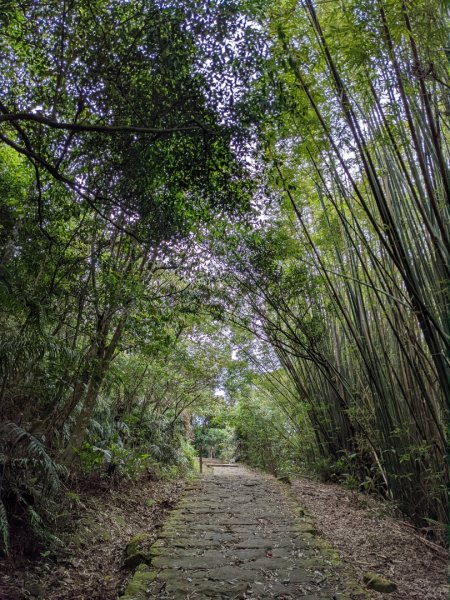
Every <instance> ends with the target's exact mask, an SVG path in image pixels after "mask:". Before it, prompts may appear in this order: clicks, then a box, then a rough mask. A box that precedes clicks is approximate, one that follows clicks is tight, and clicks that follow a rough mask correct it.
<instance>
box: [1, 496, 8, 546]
mask: <svg viewBox="0 0 450 600" xmlns="http://www.w3.org/2000/svg"><path fill="white" fill-rule="evenodd" d="M0 534H1V536H2V540H3V548H4V551H5V552H6V554H8V552H9V522H8V515H7V513H6V508H5V505H4V504H3V502H2V500H1V498H0Z"/></svg>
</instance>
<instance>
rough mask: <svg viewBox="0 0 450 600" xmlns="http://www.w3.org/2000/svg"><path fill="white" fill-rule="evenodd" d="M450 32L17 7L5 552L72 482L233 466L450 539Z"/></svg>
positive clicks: (4, 54) (375, 1) (48, 525)
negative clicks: (364, 497)
mask: <svg viewBox="0 0 450 600" xmlns="http://www.w3.org/2000/svg"><path fill="white" fill-rule="evenodd" d="M447 30H448V24H447V21H446V14H445V7H444V4H443V3H442V2H440V1H439V0H432V1H425V0H418V1H415V2H407V1H406V0H371V1H366V0H318V1H317V2H315V1H314V0H302V1H301V2H291V1H290V0H289V1H283V2H270V1H265V0H257V1H253V0H245V1H241V0H231V1H228V0H223V1H221V0H217V1H212V2H199V1H197V0H174V1H171V2H166V1H165V0H155V1H153V0H134V1H133V2H125V1H124V0H94V1H91V0H80V1H79V2H75V1H73V0H63V1H62V2H59V1H58V2H57V1H56V0H48V1H46V2H45V3H44V2H38V3H36V2H31V1H28V0H24V1H23V2H13V1H10V2H5V3H3V5H2V10H1V11H0V57H1V64H2V69H1V70H0V89H1V92H0V192H1V196H0V256H1V263H0V327H1V335H0V416H1V425H0V450H1V454H0V470H1V473H2V474H1V484H0V532H1V535H2V540H3V549H4V550H5V551H6V552H8V549H10V548H11V544H12V543H13V541H14V540H13V538H14V536H11V535H10V534H11V531H13V530H14V531H15V530H16V529H17V528H18V527H19V528H20V527H21V528H23V527H25V528H28V529H29V530H33V531H34V533H35V534H36V536H37V537H38V538H39V539H48V536H49V535H50V534H51V532H52V531H53V532H54V531H55V527H56V523H55V506H56V503H57V502H58V498H60V497H61V494H63V490H62V487H61V481H62V480H64V481H66V480H68V478H69V476H72V475H73V476H75V475H76V476H85V475H86V474H92V473H94V474H96V476H98V477H104V478H108V477H109V478H111V477H127V478H131V479H138V478H139V477H140V476H141V475H142V473H144V472H146V471H147V472H148V470H149V469H150V470H151V472H152V473H153V474H154V475H155V476H163V475H164V473H167V472H168V471H170V469H171V468H172V469H173V468H175V469H179V470H180V471H182V470H183V469H188V468H190V467H191V466H192V464H193V462H195V461H194V457H195V455H196V452H197V453H198V452H199V451H200V452H203V451H204V450H205V449H206V448H209V449H210V450H209V451H210V452H211V453H213V452H216V451H217V452H218V453H219V454H220V453H222V454H223V456H227V457H228V458H230V457H231V456H232V455H233V454H235V455H236V457H237V458H238V459H240V460H243V461H246V462H248V463H250V464H253V465H255V466H258V467H262V468H264V469H266V470H269V471H271V472H273V473H275V474H278V475H280V474H289V473H293V472H300V471H308V472H315V473H319V474H320V475H321V476H322V477H324V478H325V479H327V480H336V481H342V482H345V483H346V484H348V485H351V486H353V487H354V488H356V489H363V490H367V491H370V492H372V493H378V494H380V495H382V496H384V497H386V498H389V499H391V500H393V501H394V502H395V503H396V505H397V506H398V507H399V508H400V510H402V511H403V513H404V514H406V515H407V516H408V517H409V518H410V519H412V520H413V521H414V522H415V523H416V524H418V525H420V526H422V527H425V528H427V530H429V531H430V532H431V533H433V534H434V535H437V536H439V535H441V532H442V526H443V524H445V523H446V522H447V519H448V515H447V499H446V486H447V483H448V471H447V469H446V468H445V467H444V465H445V456H446V423H447V417H448V406H449V398H450V379H449V362H448V356H449V352H448V350H449V339H450V330H449V318H448V316H449V289H450V288H449V264H450V262H449V249H450V244H449V195H450V174H449V145H448V144H449V129H448V115H449V96H448V91H449V77H448V74H449V63H448V42H447ZM431 32H432V34H431ZM446 44H447V45H446ZM195 446H196V448H195ZM24 523H25V524H26V525H24ZM46 536H47V538H46Z"/></svg>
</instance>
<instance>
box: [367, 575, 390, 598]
mask: <svg viewBox="0 0 450 600" xmlns="http://www.w3.org/2000/svg"><path fill="white" fill-rule="evenodd" d="M363 581H364V583H365V584H366V585H367V587H368V588H370V589H372V590H375V591H376V592H381V593H384V594H390V593H391V592H395V590H396V589H397V586H396V584H395V583H394V582H393V581H390V580H389V579H386V578H385V577H383V576H382V575H378V573H373V572H372V571H368V572H367V573H364V575H363Z"/></svg>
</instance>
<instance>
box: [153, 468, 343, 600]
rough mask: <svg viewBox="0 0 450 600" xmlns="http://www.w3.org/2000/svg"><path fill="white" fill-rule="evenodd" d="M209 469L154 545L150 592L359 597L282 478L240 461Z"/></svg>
mask: <svg viewBox="0 0 450 600" xmlns="http://www.w3.org/2000/svg"><path fill="white" fill-rule="evenodd" d="M207 471H208V472H211V471H214V472H213V473H212V474H207V475H205V476H204V477H203V478H201V479H200V481H199V483H198V484H197V485H196V486H194V487H193V489H190V490H189V491H188V492H187V494H186V495H185V496H184V497H183V499H182V500H181V502H180V503H179V504H178V506H177V509H176V510H174V511H173V512H172V514H171V516H170V517H169V520H168V521H167V522H166V524H165V526H164V528H163V530H162V532H161V536H160V538H159V540H158V541H157V542H156V543H155V544H154V545H153V546H152V548H151V550H150V552H151V555H152V563H151V564H152V566H151V569H152V570H153V571H156V572H157V576H156V579H155V580H154V581H153V582H152V583H151V584H150V585H149V587H148V588H147V594H148V596H147V598H157V599H163V598H164V599H166V598H167V599H169V598H170V599H175V600H181V599H185V600H188V599H192V600H194V599H209V598H211V599H213V598H214V599H215V598H217V599H219V598H223V599H225V598H229V599H238V598H241V599H244V598H249V599H250V598H251V599H254V600H257V599H265V598H278V599H286V600H287V599H297V598H298V599H304V600H325V599H327V600H333V599H335V600H337V599H342V600H344V599H345V600H349V599H350V598H351V596H350V595H348V594H344V593H342V587H343V585H342V583H341V582H340V580H339V576H338V575H337V571H336V569H335V568H333V567H332V566H331V565H330V564H329V562H327V559H326V558H325V557H324V556H323V555H322V554H321V552H320V550H319V549H318V548H317V544H316V542H315V538H314V531H313V525H312V523H311V522H310V521H308V519H306V518H305V517H302V516H301V511H299V509H298V507H296V505H295V503H294V501H292V500H290V499H289V497H288V495H287V494H286V493H285V492H284V491H283V489H282V487H281V486H280V484H279V483H278V482H277V481H275V480H274V479H273V478H270V477H265V476H264V475H260V474H257V473H254V472H252V471H250V470H249V469H246V468H244V467H240V466H239V467H235V468H225V467H215V468H214V469H207Z"/></svg>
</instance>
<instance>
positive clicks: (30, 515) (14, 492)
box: [0, 421, 64, 552]
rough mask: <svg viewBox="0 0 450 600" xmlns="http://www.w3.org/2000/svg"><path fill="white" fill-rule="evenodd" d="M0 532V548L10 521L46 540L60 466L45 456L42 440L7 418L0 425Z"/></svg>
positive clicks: (5, 542)
mask: <svg viewBox="0 0 450 600" xmlns="http://www.w3.org/2000/svg"><path fill="white" fill-rule="evenodd" d="M0 470H1V487H0V531H1V533H2V538H3V550H5V551H6V552H8V550H9V531H10V529H11V524H13V525H14V526H17V522H22V527H24V526H25V527H28V528H29V529H30V530H31V531H33V532H34V534H35V535H36V536H37V537H38V538H40V539H49V537H51V536H49V532H48V529H49V527H51V526H53V525H54V514H53V510H54V509H55V508H56V500H57V497H58V495H59V492H60V487H61V486H60V476H61V474H62V473H64V469H63V468H62V467H60V466H59V465H58V464H57V463H55V462H54V461H53V460H52V458H51V457H50V456H49V455H48V453H47V451H46V450H45V448H44V446H43V444H42V442H41V441H40V440H39V439H37V438H36V437H35V436H34V435H32V434H30V433H29V432H28V431H26V430H25V429H23V428H22V427H20V426H19V425H17V424H16V423H13V422H11V421H7V422H5V423H3V424H2V425H1V426H0Z"/></svg>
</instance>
